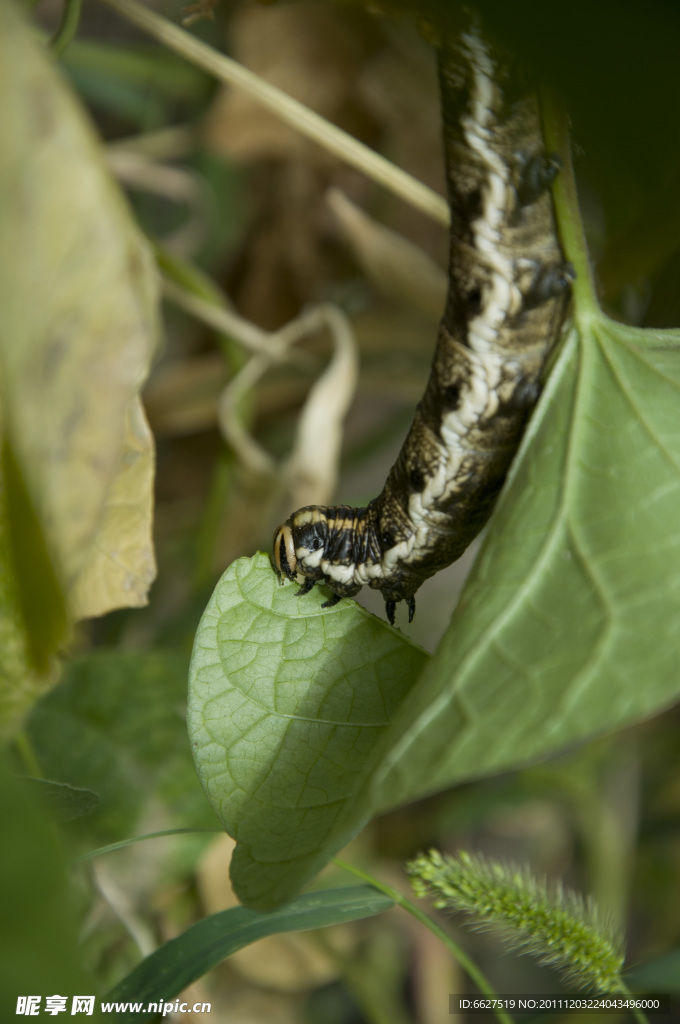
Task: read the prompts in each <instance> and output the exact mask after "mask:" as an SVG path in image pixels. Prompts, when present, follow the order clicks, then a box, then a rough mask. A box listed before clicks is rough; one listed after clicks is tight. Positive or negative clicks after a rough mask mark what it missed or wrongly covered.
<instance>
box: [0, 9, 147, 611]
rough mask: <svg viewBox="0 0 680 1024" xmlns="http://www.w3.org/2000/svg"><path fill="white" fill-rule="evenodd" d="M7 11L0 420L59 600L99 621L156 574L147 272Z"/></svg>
mask: <svg viewBox="0 0 680 1024" xmlns="http://www.w3.org/2000/svg"><path fill="white" fill-rule="evenodd" d="M2 12H3V13H2V21H3V28H2V32H1V33H0V94H1V95H2V97H3V101H2V108H1V110H0V180H1V181H2V189H1V190H0V308H1V309H2V310H3V320H4V331H3V333H2V335H1V336H0V384H1V388H2V390H1V392H0V394H1V400H2V404H3V418H4V426H5V429H6V432H7V436H8V437H9V439H10V442H11V445H12V449H13V451H14V453H15V456H16V460H17V463H18V465H19V467H20V470H21V473H22V475H23V477H24V478H25V481H26V485H27V488H28V492H29V494H30V497H31V500H32V502H33V504H34V506H35V511H36V514H37V518H38V520H39V522H40V523H41V524H42V528H43V531H44V534H45V539H46V543H47V547H48V549H49V551H50V553H51V555H52V559H53V561H54V565H55V567H56V570H57V574H58V576H59V578H60V579H61V581H62V584H63V587H64V590H65V592H66V595H67V597H69V598H75V604H76V606H77V609H78V614H80V615H83V616H85V615H98V614H102V612H104V611H107V610H109V609H110V608H115V607H121V606H126V605H129V604H139V603H140V602H141V601H143V600H144V595H145V592H146V587H147V586H148V583H149V581H150V579H151V577H152V576H153V568H152V566H153V554H152V549H151V542H150V536H149V534H150V530H149V525H150V515H151V479H152V466H153V452H152V445H151V438H150V435H149V433H148V430H146V429H145V427H143V426H142V422H143V421H142V419H141V418H140V413H139V405H138V401H139V400H138V394H139V388H140V386H141V384H142V382H143V380H144V377H145V375H146V373H147V368H148V364H149V360H150V356H151V352H152V349H153V345H154V340H155V336H156V317H157V286H156V278H155V274H154V268H153V261H152V256H151V254H150V252H149V249H148V247H147V245H146V244H145V242H144V240H143V239H142V237H141V235H140V234H139V232H138V230H137V228H136V226H135V225H134V223H133V221H132V219H131V217H130V214H129V211H128V208H127V206H126V204H125V202H124V200H123V198H122V196H121V194H120V192H119V190H118V188H117V187H116V185H115V183H114V182H113V180H112V178H111V176H110V174H109V172H108V170H107V169H106V166H105V162H104V159H103V157H102V153H101V146H100V143H99V141H98V140H97V138H96V137H95V135H94V133H93V131H92V128H91V127H90V125H89V123H88V122H87V120H86V118H85V117H84V116H83V113H82V111H81V109H80V107H79V105H78V103H77V101H76V100H75V99H74V97H73V96H72V94H71V92H70V90H69V89H68V87H67V86H66V84H65V83H64V82H63V80H62V78H61V76H60V75H59V73H58V71H57V70H56V69H55V67H54V64H53V63H52V61H51V59H50V58H49V57H48V56H47V55H46V54H45V52H44V50H43V48H42V47H41V46H40V45H39V44H37V43H36V41H35V39H34V38H33V35H32V33H31V32H30V30H29V29H28V28H27V26H26V25H25V23H24V22H23V20H22V18H21V17H20V15H19V14H17V12H16V10H15V9H14V7H13V6H12V5H10V4H9V3H7V2H4V3H3V5H2ZM132 422H134V423H135V424H136V425H135V427H134V430H133V433H134V436H135V440H134V449H135V454H134V465H133V466H131V464H130V449H129V448H128V447H127V442H126V429H127V426H126V424H128V425H129V424H130V423H132ZM142 467H143V468H142ZM122 506H125V507H126V510H127V511H126V514H125V515H121V514H120V509H121V507H122ZM132 509H134V514H132V513H131V510H132ZM123 551H124V552H125V556H124V559H123V561H124V563H125V566H124V570H123V571H122V572H121V565H120V561H119V556H120V553H121V552H123ZM17 571H20V567H18V570H17ZM93 574H95V575H96V576H97V582H96V586H95V585H94V582H93V579H92V575H93ZM133 578H134V580H135V582H134V584H133V585H131V583H130V580H131V579H133ZM142 581H143V582H142ZM95 590H96V592H97V596H95ZM105 595H106V596H105Z"/></svg>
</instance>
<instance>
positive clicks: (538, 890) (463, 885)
mask: <svg viewBox="0 0 680 1024" xmlns="http://www.w3.org/2000/svg"><path fill="white" fill-rule="evenodd" d="M407 871H408V874H409V875H410V877H411V886H412V888H413V891H414V893H415V894H416V896H420V897H427V898H429V899H430V900H431V901H432V902H433V905H434V906H435V907H437V908H438V909H450V910H462V911H464V912H465V913H467V914H470V915H471V916H472V917H473V918H474V927H476V928H479V929H494V930H496V931H498V932H499V933H500V935H501V937H502V938H503V940H504V941H505V942H506V944H507V945H508V946H509V947H510V948H511V949H514V950H517V951H518V952H521V953H530V954H531V955H533V956H536V957H538V959H539V960H540V962H541V963H544V964H549V965H551V966H553V967H556V968H557V969H558V970H560V971H562V972H563V973H564V974H565V975H566V977H567V978H568V980H569V981H570V982H572V983H575V984H578V985H579V986H580V987H581V986H582V987H585V988H588V989H594V990H597V991H599V992H617V991H621V985H622V982H621V968H622V967H623V949H622V944H621V938H620V936H618V935H617V934H616V933H615V931H614V929H613V928H612V926H611V923H610V922H609V921H608V920H607V919H606V917H605V916H603V915H602V913H601V912H600V911H599V910H598V908H597V906H596V904H595V903H593V902H592V901H591V900H587V901H586V900H584V899H583V898H582V897H581V896H579V895H578V894H577V893H575V892H571V891H570V890H565V889H563V887H562V886H561V885H560V884H558V885H555V886H548V884H547V882H546V881H545V880H544V879H538V878H536V877H535V876H533V875H532V874H531V873H530V872H529V871H527V870H526V869H525V868H518V867H515V866H513V865H510V864H508V865H506V864H499V863H497V862H494V861H489V860H486V859H485V858H483V857H479V856H471V855H470V854H469V853H465V852H461V853H459V854H458V855H457V856H456V857H451V856H448V855H442V854H441V853H439V852H438V851H437V850H431V851H430V852H429V853H428V854H421V855H420V856H419V857H417V858H416V859H415V860H413V861H411V862H410V863H409V864H408V865H407Z"/></svg>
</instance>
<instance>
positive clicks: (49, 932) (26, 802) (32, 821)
mask: <svg viewBox="0 0 680 1024" xmlns="http://www.w3.org/2000/svg"><path fill="white" fill-rule="evenodd" d="M0 816H1V818H2V821H3V823H4V828H3V836H2V843H0V901H1V902H2V914H1V915H0V941H1V942H2V957H0V1019H1V1020H15V1019H18V1020H22V1019H23V1015H24V1014H27V1019H28V1016H32V1015H31V1014H30V1013H29V1012H28V1010H27V1009H26V1008H25V1009H24V1010H23V1011H22V1010H20V1009H19V1006H18V1001H19V1000H20V999H22V1000H23V1001H24V1002H23V1005H24V1007H26V1003H25V1000H26V999H27V997H30V996H33V997H34V998H36V997H38V1000H39V1006H40V1010H39V1012H38V1011H37V1010H36V1015H37V1016H39V1017H44V1018H45V1017H48V1015H47V1014H46V1013H45V997H47V996H54V995H55V994H61V995H62V996H64V997H67V998H66V1007H65V1011H64V1013H63V1018H66V1017H68V1018H69V1019H71V1018H72V1013H73V1012H75V1011H74V1010H73V1003H74V1001H75V1000H76V999H77V997H78V996H81V997H82V996H87V995H88V994H89V995H94V994H95V992H96V987H95V984H94V981H93V979H92V978H91V977H90V976H89V974H88V972H87V971H86V970H85V969H84V968H83V966H82V951H81V949H80V947H79V941H78V927H77V922H76V919H75V914H74V912H73V902H74V900H73V891H72V889H71V888H69V879H68V875H67V870H66V864H65V863H64V859H63V851H62V850H61V848H60V844H59V842H58V840H57V834H56V831H55V829H54V827H53V825H52V824H51V823H50V822H49V821H48V820H47V819H46V816H45V814H44V813H43V810H42V808H41V807H40V804H39V802H38V801H36V800H35V799H34V793H33V792H31V787H29V786H27V785H26V783H25V781H23V780H21V779H17V778H16V777H14V776H12V775H11V774H10V772H9V768H8V765H7V763H6V760H5V758H4V756H3V757H2V758H1V759H0ZM58 1016H62V1015H61V1014H59V1015H58ZM83 1017H84V1018H85V1019H87V1020H88V1021H90V1020H96V1021H99V1020H100V1019H101V1017H100V1010H99V1006H98V1001H97V1000H96V999H95V1007H94V1011H93V1014H92V1016H89V1015H86V1014H85V1013H84V1012H83ZM50 1019H53V1018H50Z"/></svg>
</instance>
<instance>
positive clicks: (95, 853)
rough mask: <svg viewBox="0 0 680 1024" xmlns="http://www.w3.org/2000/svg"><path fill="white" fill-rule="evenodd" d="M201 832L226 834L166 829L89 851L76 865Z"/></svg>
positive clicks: (82, 854)
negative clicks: (148, 841)
mask: <svg viewBox="0 0 680 1024" xmlns="http://www.w3.org/2000/svg"><path fill="white" fill-rule="evenodd" d="M200 832H211V833H213V834H219V833H222V832H224V829H223V828H166V829H163V831H162V832H147V834H146V835H143V836H132V837H131V838H130V839H121V841H120V842H119V843H111V844H110V845H109V846H99V847H97V849H96V850H88V852H87V853H81V855H80V856H79V857H75V858H74V863H75V864H80V863H81V862H82V861H85V860H94V858H95V857H103V856H104V854H106V853H114V852H115V851H116V850H124V849H125V847H126V846H132V845H133V844H134V843H141V842H144V841H145V840H146V839H162V838H163V837H164V836H187V835H197V834H198V833H200Z"/></svg>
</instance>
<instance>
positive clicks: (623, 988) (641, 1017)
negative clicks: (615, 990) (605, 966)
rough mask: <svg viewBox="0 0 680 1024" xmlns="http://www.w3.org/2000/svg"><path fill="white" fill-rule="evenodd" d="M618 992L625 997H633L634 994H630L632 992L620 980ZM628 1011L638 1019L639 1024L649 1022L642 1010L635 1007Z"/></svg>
mask: <svg viewBox="0 0 680 1024" xmlns="http://www.w3.org/2000/svg"><path fill="white" fill-rule="evenodd" d="M620 992H621V995H623V996H625V997H626V999H635V996H634V995H633V994H632V992H631V991H630V989H629V988H628V986H627V985H626V983H625V982H624V981H622V982H621V988H620ZM630 1012H631V1013H632V1014H633V1016H634V1017H635V1019H636V1020H637V1021H639V1024H649V1018H648V1017H647V1014H646V1013H645V1012H644V1011H643V1010H637V1009H635V1010H631V1011H630Z"/></svg>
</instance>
